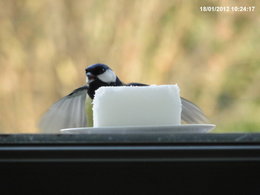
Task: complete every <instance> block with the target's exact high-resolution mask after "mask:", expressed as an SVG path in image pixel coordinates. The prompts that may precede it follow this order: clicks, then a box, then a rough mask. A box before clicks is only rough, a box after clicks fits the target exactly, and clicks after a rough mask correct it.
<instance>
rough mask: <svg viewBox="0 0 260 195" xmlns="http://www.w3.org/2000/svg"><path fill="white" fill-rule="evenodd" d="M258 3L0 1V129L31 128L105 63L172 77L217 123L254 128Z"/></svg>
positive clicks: (131, 72)
mask: <svg viewBox="0 0 260 195" xmlns="http://www.w3.org/2000/svg"><path fill="white" fill-rule="evenodd" d="M232 2H233V4H234V3H236V4H239V5H255V6H256V8H259V7H260V5H259V1H258V2H257V1H254V0H250V1H215V0H211V1H204V0H193V1H188V0H182V1H181V0H164V1H161V0H77V1H72V0H71V1H70V0H57V1H51V0H42V1H35V0H10V1H5V0H0V7H1V12H0V27H1V28H0V67H1V72H0V83H1V85H0V100H1V101H0V132H16V133H17V132H37V131H38V130H37V121H38V120H39V117H40V116H41V114H42V113H43V112H44V111H46V109H47V108H48V107H49V106H50V105H51V104H52V103H53V102H54V101H56V100H57V99H59V98H60V97H62V96H64V95H66V94H68V93H69V92H70V91H72V90H73V89H74V88H76V87H79V86H81V85H83V84H84V82H85V78H84V77H85V75H84V68H85V67H86V66H87V65H90V64H94V63H97V62H102V63H106V64H109V65H110V66H111V67H112V68H113V69H114V70H115V71H116V73H117V74H118V75H119V76H120V78H121V79H122V80H123V81H125V82H130V81H136V82H144V83H150V84H170V83H178V84H179V86H180V88H181V93H182V96H184V97H186V98H187V99H190V100H191V101H193V102H196V103H197V104H198V105H199V106H200V107H201V108H202V109H203V110H204V111H205V113H206V114H207V115H208V116H209V118H210V119H211V121H212V123H215V124H217V126H218V127H219V128H218V129H217V130H216V132H223V131H224V132H228V131H230V132H232V131H236V130H240V131H250V132H253V131H260V128H259V126H260V122H259V116H260V107H259V102H260V97H259V94H260V93H259V92H260V87H259V80H260V66H259V64H260V55H259V51H260V40H259V39H260V28H259V27H260V20H259V18H260V17H259V12H257V11H255V12H251V13H249V12H248V13H224V12H201V11H200V9H199V7H200V6H203V5H207V4H208V5H218V6H219V5H222V6H225V5H228V4H229V3H232Z"/></svg>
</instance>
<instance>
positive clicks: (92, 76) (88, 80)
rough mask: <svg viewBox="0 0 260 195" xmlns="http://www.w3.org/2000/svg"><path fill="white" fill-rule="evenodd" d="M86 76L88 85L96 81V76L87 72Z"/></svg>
mask: <svg viewBox="0 0 260 195" xmlns="http://www.w3.org/2000/svg"><path fill="white" fill-rule="evenodd" d="M86 75H87V78H88V79H87V82H88V84H89V83H91V82H93V81H94V80H95V79H96V76H95V75H93V74H92V73H91V72H87V73H86Z"/></svg>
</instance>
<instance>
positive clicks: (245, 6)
mask: <svg viewBox="0 0 260 195" xmlns="http://www.w3.org/2000/svg"><path fill="white" fill-rule="evenodd" d="M259 1H260V0H259ZM201 3H203V4H204V5H202V4H201V5H200V6H199V10H200V11H201V12H225V13H255V12H256V11H258V10H257V5H256V1H255V0H201Z"/></svg>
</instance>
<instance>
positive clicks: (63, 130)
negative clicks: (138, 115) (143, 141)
mask: <svg viewBox="0 0 260 195" xmlns="http://www.w3.org/2000/svg"><path fill="white" fill-rule="evenodd" d="M198 126H201V127H212V128H211V129H214V128H215V127H216V125H215V124H211V123H209V124H180V125H158V126H149V125H147V126H111V127H76V128H63V129H60V132H66V131H73V130H99V131H105V130H106V129H107V130H110V129H114V130H115V129H117V130H119V129H124V130H126V129H131V130H138V129H140V128H145V129H147V128H163V127H164V128H172V127H178V128H185V127H198Z"/></svg>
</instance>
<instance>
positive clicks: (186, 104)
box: [181, 98, 209, 124]
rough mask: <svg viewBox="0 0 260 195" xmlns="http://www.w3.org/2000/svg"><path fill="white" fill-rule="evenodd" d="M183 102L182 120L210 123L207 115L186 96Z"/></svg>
mask: <svg viewBox="0 0 260 195" xmlns="http://www.w3.org/2000/svg"><path fill="white" fill-rule="evenodd" d="M181 103H182V112H181V120H183V121H184V122H186V123H190V124H196V123H208V122H209V121H208V119H207V117H206V116H205V115H204V114H203V112H202V111H201V110H200V108H199V107H198V106H196V105H195V104H193V103H192V102H190V101H189V100H186V99H185V98H181Z"/></svg>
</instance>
